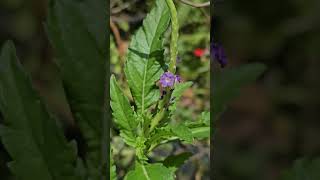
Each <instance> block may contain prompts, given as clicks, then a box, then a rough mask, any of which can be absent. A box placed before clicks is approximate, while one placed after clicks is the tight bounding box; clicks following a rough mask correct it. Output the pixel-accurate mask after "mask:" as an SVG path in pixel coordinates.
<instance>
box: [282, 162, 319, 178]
mask: <svg viewBox="0 0 320 180" xmlns="http://www.w3.org/2000/svg"><path fill="white" fill-rule="evenodd" d="M319 169H320V158H315V159H300V160H297V161H296V162H295V163H294V166H293V167H292V169H290V170H286V171H284V172H283V174H282V176H281V178H280V179H281V180H318V179H320V172H319Z"/></svg>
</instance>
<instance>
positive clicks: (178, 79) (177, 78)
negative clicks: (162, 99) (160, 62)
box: [175, 75, 181, 83]
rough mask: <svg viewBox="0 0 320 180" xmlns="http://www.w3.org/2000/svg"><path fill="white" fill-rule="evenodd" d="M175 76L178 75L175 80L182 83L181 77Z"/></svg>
mask: <svg viewBox="0 0 320 180" xmlns="http://www.w3.org/2000/svg"><path fill="white" fill-rule="evenodd" d="M175 77H176V79H175V81H176V82H178V83H180V82H181V77H180V76H179V75H176V76H175Z"/></svg>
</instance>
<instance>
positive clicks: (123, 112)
mask: <svg viewBox="0 0 320 180" xmlns="http://www.w3.org/2000/svg"><path fill="white" fill-rule="evenodd" d="M110 95H111V102H110V106H111V108H112V111H113V112H112V115H113V120H114V122H115V123H116V124H117V125H118V127H119V129H120V136H121V137H123V139H124V141H125V142H126V143H127V144H128V145H130V146H133V147H135V144H136V143H135V142H136V129H137V125H138V123H137V121H136V119H135V117H134V111H133V109H132V108H131V106H130V103H129V100H128V99H127V97H126V96H124V94H123V93H122V91H121V89H120V87H119V86H118V84H117V82H116V79H115V77H114V76H113V75H112V76H111V79H110Z"/></svg>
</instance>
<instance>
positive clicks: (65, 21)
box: [46, 0, 109, 179]
mask: <svg viewBox="0 0 320 180" xmlns="http://www.w3.org/2000/svg"><path fill="white" fill-rule="evenodd" d="M49 4H50V6H49V10H48V18H47V19H48V20H47V24H46V25H47V26H46V29H47V33H48V35H49V39H50V42H51V44H52V46H53V47H54V50H55V55H56V62H57V64H58V67H59V70H60V72H61V77H62V80H63V86H64V89H65V91H66V95H67V100H68V102H69V104H70V107H71V111H72V113H73V117H74V119H75V120H76V122H77V124H78V125H79V127H80V129H81V131H82V133H83V135H84V138H85V140H86V143H87V146H88V148H87V150H88V152H87V157H86V165H87V166H88V167H89V174H90V175H91V176H92V178H96V179H97V178H99V177H101V176H105V169H104V168H105V166H106V162H107V156H106V155H105V153H102V152H101V151H106V150H107V146H108V144H107V141H108V140H107V135H108V134H109V133H108V131H109V129H108V128H107V127H106V120H105V117H106V106H107V101H106V95H107V92H108V88H107V87H106V86H107V83H106V82H107V79H106V78H107V69H108V67H107V63H106V62H107V59H108V55H107V48H106V47H107V38H108V37H109V36H107V33H106V29H107V28H106V27H107V26H106V25H102V24H103V23H104V22H102V21H103V20H107V15H106V14H105V13H104V12H105V10H106V8H107V4H106V1H103V0H98V1H90V0H82V1H77V0H68V1H64V0H52V1H50V3H49Z"/></svg>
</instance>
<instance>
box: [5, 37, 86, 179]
mask: <svg viewBox="0 0 320 180" xmlns="http://www.w3.org/2000/svg"><path fill="white" fill-rule="evenodd" d="M0 111H1V113H2V114H3V117H4V125H1V128H0V136H1V141H2V143H3V144H4V146H5V148H6V150H7V151H8V152H9V154H10V156H11V158H12V159H13V161H12V162H10V163H9V167H10V169H11V171H12V172H13V174H14V175H15V176H16V177H17V179H21V180H30V179H45V180H60V179H65V180H77V179H81V177H77V176H76V170H75V166H76V161H77V157H76V146H75V144H69V143H68V142H67V140H66V139H65V137H64V135H63V131H62V129H60V128H59V127H58V125H57V122H56V120H55V119H54V118H53V117H52V116H51V115H50V114H49V113H48V111H47V110H46V107H45V105H44V104H43V103H42V101H41V99H40V97H39V96H38V95H37V93H36V92H35V90H34V89H33V88H32V85H31V80H30V78H29V76H28V75H27V74H26V73H25V72H24V70H23V68H22V66H21V64H20V63H19V62H18V59H17V57H16V53H15V48H14V45H13V43H12V42H8V43H6V44H5V45H4V47H3V49H2V52H1V57H0Z"/></svg>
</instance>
